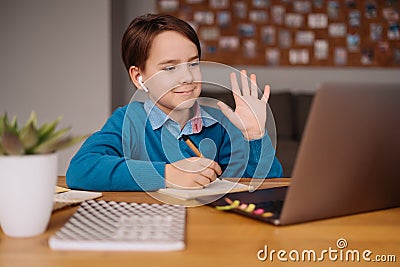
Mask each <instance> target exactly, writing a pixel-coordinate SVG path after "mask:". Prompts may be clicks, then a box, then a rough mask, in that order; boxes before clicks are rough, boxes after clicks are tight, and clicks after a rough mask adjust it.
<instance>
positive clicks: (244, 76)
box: [240, 70, 250, 96]
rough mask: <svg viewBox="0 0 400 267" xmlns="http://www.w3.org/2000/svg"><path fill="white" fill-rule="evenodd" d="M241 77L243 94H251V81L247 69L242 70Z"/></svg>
mask: <svg viewBox="0 0 400 267" xmlns="http://www.w3.org/2000/svg"><path fill="white" fill-rule="evenodd" d="M240 79H241V81H242V95H243V96H245V95H250V88H249V81H248V80H247V72H246V71H245V70H242V71H240Z"/></svg>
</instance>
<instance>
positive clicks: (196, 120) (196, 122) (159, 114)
mask: <svg viewBox="0 0 400 267" xmlns="http://www.w3.org/2000/svg"><path fill="white" fill-rule="evenodd" d="M143 107H144V109H145V111H146V113H147V117H148V120H149V122H150V124H151V127H152V129H153V130H156V129H159V128H161V127H162V126H164V125H165V124H166V123H167V122H168V121H173V122H174V123H176V124H178V123H177V122H175V121H174V120H173V119H172V118H170V117H169V116H168V115H167V114H165V113H164V111H162V110H161V109H160V108H159V107H158V106H157V105H155V104H154V103H153V101H152V100H151V99H150V98H148V99H146V101H145V102H144V105H143ZM193 108H194V110H195V114H194V116H193V117H192V118H191V119H189V121H188V122H187V123H186V125H185V126H184V127H183V129H182V131H181V134H179V136H178V138H179V137H180V136H182V135H183V134H185V135H190V134H195V133H199V132H200V131H201V130H202V129H203V127H209V126H211V125H213V124H215V123H217V122H218V121H217V120H216V119H215V118H214V117H212V116H211V115H210V114H209V113H208V112H207V111H205V110H204V108H202V107H201V106H200V105H199V103H198V102H197V101H196V102H195V104H194V106H193Z"/></svg>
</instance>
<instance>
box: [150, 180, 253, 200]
mask: <svg viewBox="0 0 400 267" xmlns="http://www.w3.org/2000/svg"><path fill="white" fill-rule="evenodd" d="M247 190H249V186H248V185H244V184H240V183H237V182H231V181H228V180H220V179H217V180H215V181H214V182H212V183H211V184H209V185H207V186H206V187H205V188H203V189H175V188H163V189H160V190H158V191H157V192H159V193H161V194H166V195H169V196H173V197H176V198H179V199H184V200H190V199H195V198H198V197H202V196H211V195H225V194H227V193H233V192H242V191H247Z"/></svg>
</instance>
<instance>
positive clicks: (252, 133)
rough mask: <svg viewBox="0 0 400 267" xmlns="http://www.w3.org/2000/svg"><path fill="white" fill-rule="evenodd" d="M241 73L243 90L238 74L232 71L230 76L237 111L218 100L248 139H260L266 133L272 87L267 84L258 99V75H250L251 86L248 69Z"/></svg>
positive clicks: (222, 109) (223, 111)
mask: <svg viewBox="0 0 400 267" xmlns="http://www.w3.org/2000/svg"><path fill="white" fill-rule="evenodd" d="M240 73H241V75H240V80H241V83H242V91H240V88H239V83H238V80H237V77H236V74H235V73H231V76H230V78H231V85H232V92H233V97H234V99H235V103H236V109H235V111H233V110H232V109H231V108H230V107H229V106H227V105H226V104H225V103H223V102H218V103H217V105H218V106H219V107H220V108H221V111H222V113H224V115H225V116H226V117H227V118H228V119H229V120H230V121H231V122H232V124H233V125H235V126H236V127H237V128H238V129H239V130H240V131H241V132H242V134H243V136H244V137H245V138H246V139H247V140H253V139H260V138H262V137H263V136H264V134H265V123H266V121H267V102H268V98H269V94H270V87H269V85H266V86H265V88H264V93H263V95H262V97H261V99H258V90H257V81H256V75H255V74H251V75H250V80H251V84H250V87H249V83H248V80H247V74H246V71H245V70H242V71H241V72H240Z"/></svg>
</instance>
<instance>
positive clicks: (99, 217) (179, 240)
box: [49, 200, 186, 251]
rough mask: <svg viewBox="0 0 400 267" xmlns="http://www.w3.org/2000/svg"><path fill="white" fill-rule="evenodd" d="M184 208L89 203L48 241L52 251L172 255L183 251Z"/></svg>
mask: <svg viewBox="0 0 400 267" xmlns="http://www.w3.org/2000/svg"><path fill="white" fill-rule="evenodd" d="M185 225H186V208H185V207H183V206H172V205H167V204H146V203H143V204H139V203H127V202H114V201H109V202H108V201H104V200H101V201H95V200H88V201H85V202H83V203H82V204H81V205H80V207H79V209H78V210H77V211H76V212H75V213H74V215H73V216H72V217H71V218H70V219H69V220H68V221H67V222H66V223H65V225H64V226H63V227H62V228H61V229H60V230H59V231H58V232H57V233H56V234H54V235H53V236H51V237H50V239H49V246H50V248H51V249H54V250H102V251H172V250H182V249H184V248H185Z"/></svg>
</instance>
